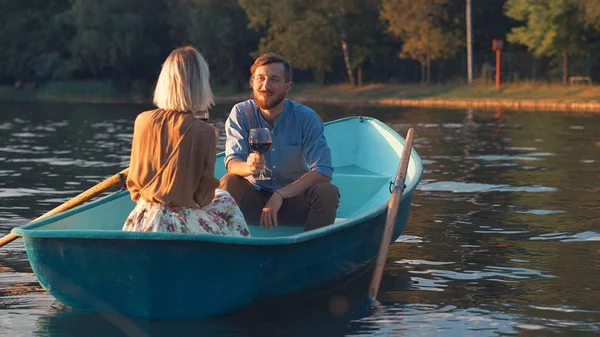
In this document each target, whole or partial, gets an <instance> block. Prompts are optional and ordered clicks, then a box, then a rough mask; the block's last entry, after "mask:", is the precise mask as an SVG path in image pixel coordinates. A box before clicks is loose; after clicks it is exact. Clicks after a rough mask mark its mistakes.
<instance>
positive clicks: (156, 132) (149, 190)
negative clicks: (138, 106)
mask: <svg viewBox="0 0 600 337" xmlns="http://www.w3.org/2000/svg"><path fill="white" fill-rule="evenodd" d="M188 129H189V130H188ZM186 130H187V132H186ZM184 133H185V135H184ZM180 140H181V143H180V144H179V147H177V144H178V143H179V141H180ZM216 146H217V129H216V128H215V127H214V126H212V125H211V124H209V123H206V122H204V121H201V120H198V119H196V118H195V117H194V115H192V114H190V113H181V112H175V111H166V110H161V109H158V110H151V111H146V112H143V113H141V114H139V115H138V117H137V118H136V120H135V126H134V129H133V141H132V144H131V162H130V168H129V175H128V177H127V189H128V190H129V193H130V194H131V199H132V200H133V201H135V202H137V201H138V200H139V199H140V198H141V199H144V200H146V201H149V202H157V203H161V204H172V205H176V206H181V207H193V208H197V207H198V206H200V207H204V206H206V205H208V204H209V203H210V202H211V201H212V199H213V198H214V196H215V188H217V186H218V185H219V181H218V180H217V179H216V178H215V175H214V169H215V160H216V152H217V148H216ZM163 165H164V168H163V169H162V170H161V167H162V166H163Z"/></svg>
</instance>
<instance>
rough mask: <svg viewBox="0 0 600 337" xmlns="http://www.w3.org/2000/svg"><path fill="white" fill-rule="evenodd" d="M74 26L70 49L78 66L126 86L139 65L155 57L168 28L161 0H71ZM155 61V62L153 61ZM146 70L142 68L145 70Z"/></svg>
mask: <svg viewBox="0 0 600 337" xmlns="http://www.w3.org/2000/svg"><path fill="white" fill-rule="evenodd" d="M71 2H72V6H71V9H70V11H69V12H68V13H67V15H68V18H69V19H70V20H71V22H72V23H73V26H74V28H75V32H76V33H75V36H74V37H73V40H72V41H71V45H70V50H71V53H72V55H73V60H74V62H75V64H76V65H77V66H78V67H79V69H81V70H84V71H89V72H90V73H91V74H92V76H93V77H95V78H98V77H109V78H112V79H119V80H120V82H122V83H123V84H125V85H128V84H129V83H130V81H131V79H132V75H134V74H135V75H140V74H141V72H138V70H141V69H140V66H141V65H144V64H148V61H149V60H159V59H161V58H162V56H163V53H164V52H163V50H165V49H166V48H161V47H164V44H165V41H166V38H165V36H167V35H168V29H166V28H165V26H164V25H163V24H161V23H162V22H165V20H166V19H165V15H166V14H165V13H166V10H165V8H166V7H165V6H164V3H163V1H161V0H145V1H140V0H103V1H96V0H71ZM153 63H154V64H156V62H153ZM148 70H149V69H144V71H145V72H146V73H149V74H152V75H154V73H153V72H151V71H150V72H149V71H148Z"/></svg>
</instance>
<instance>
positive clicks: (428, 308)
mask: <svg viewBox="0 0 600 337" xmlns="http://www.w3.org/2000/svg"><path fill="white" fill-rule="evenodd" d="M146 108H149V107H146V106H139V105H138V106H136V105H84V104H41V103H0V163H1V164H0V233H1V234H5V233H8V232H9V231H10V228H12V227H14V226H16V225H20V224H24V223H26V222H27V221H30V220H31V219H33V218H35V217H37V216H39V215H41V214H43V213H44V212H46V211H48V210H50V209H51V208H53V207H55V206H57V205H58V204H60V203H61V202H64V201H66V200H68V199H69V198H71V197H72V196H74V195H76V194H78V193H79V192H81V191H82V190H84V189H87V188H89V187H91V186H92V185H94V184H95V183H97V182H99V181H101V180H102V179H104V178H106V177H108V176H110V175H112V174H114V173H115V172H118V171H119V170H121V169H122V168H124V167H125V166H127V163H128V155H129V146H130V142H131V132H132V126H133V120H134V118H135V116H136V115H137V113H139V112H140V111H141V110H143V109H146ZM229 108H230V107H229V106H219V107H217V109H216V110H215V111H214V112H213V113H212V116H211V121H212V122H214V123H215V125H217V126H218V127H219V128H220V129H221V133H220V138H219V142H218V146H219V148H220V149H223V146H224V134H223V132H222V129H223V122H224V118H225V117H226V114H227V113H228V110H229ZM314 108H315V109H316V110H317V111H318V112H319V113H320V115H321V117H322V118H323V119H324V120H325V121H329V120H333V119H337V118H341V117H345V116H350V115H368V116H373V117H376V118H378V119H380V120H382V121H384V122H385V123H387V124H388V125H390V126H391V127H393V128H394V129H395V130H397V131H398V132H400V133H401V134H405V133H406V131H407V130H408V128H410V127H414V128H415V130H416V138H415V141H414V146H415V148H416V149H417V151H418V152H419V154H420V155H421V157H422V158H423V161H424V163H425V175H424V177H423V180H422V182H421V184H420V185H419V187H418V189H417V191H416V192H415V196H414V198H413V206H412V210H411V216H410V219H409V223H408V225H407V228H406V230H405V232H404V233H403V234H404V235H403V236H401V237H400V238H399V239H398V240H397V241H396V244H394V245H392V246H391V248H390V253H389V259H388V263H387V265H386V272H385V277H384V280H383V284H382V286H381V291H380V298H379V300H380V301H381V304H380V306H378V307H376V308H371V310H364V308H362V307H361V304H362V303H363V300H364V294H365V292H366V290H367V287H368V282H369V274H368V271H367V272H365V273H363V274H361V275H359V276H357V277H354V278H352V279H348V280H343V281H340V282H336V283H335V284H333V285H329V286H327V287H324V288H321V289H319V290H316V293H315V292H310V293H308V294H302V295H300V296H295V297H293V298H287V299H285V300H282V302H281V303H269V304H265V305H263V306H260V307H258V308H253V309H250V310H247V311H245V312H242V313H239V314H237V315H234V316H231V317H224V318H219V319H211V320H194V321H147V320H139V319H132V318H125V317H109V316H101V315H96V314H89V313H83V312H77V311H73V310H71V309H70V308H64V307H63V306H62V305H61V304H60V303H58V302H57V301H56V300H54V299H53V298H52V297H51V296H49V295H48V294H47V293H46V292H45V291H44V290H43V289H41V288H40V286H39V284H38V283H37V281H36V279H35V276H34V275H33V273H32V271H31V267H30V266H29V263H28V260H27V256H26V254H25V252H24V249H23V244H22V242H21V241H19V240H17V241H15V242H13V243H11V244H9V245H8V246H5V247H3V248H1V249H0V335H7V336H8V335H10V336H18V335H20V336H83V335H85V336H176V335H177V336H188V335H189V336H192V335H193V336H198V335H201V336H292V335H293V336H342V335H348V336H366V335H376V336H391V335H408V336H413V335H441V334H443V335H451V336H464V335H473V336H475V335H476V336H488V335H489V336H497V335H504V334H522V335H547V334H549V333H565V334H569V335H573V334H577V335H587V334H589V335H592V334H598V333H600V323H599V321H600V286H599V284H600V283H598V281H597V280H598V279H600V243H599V241H600V207H598V206H599V204H600V160H598V158H600V123H599V122H600V115H595V116H593V115H592V116H589V115H568V114H560V113H548V112H546V113H538V112H530V111H528V112H509V111H490V112H488V111H474V110H469V111H460V110H452V111H449V110H427V109H421V110H416V109H403V108H385V109H384V108H377V109H375V108H359V107H342V106H320V105H315V106H314Z"/></svg>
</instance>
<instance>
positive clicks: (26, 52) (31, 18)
mask: <svg viewBox="0 0 600 337" xmlns="http://www.w3.org/2000/svg"><path fill="white" fill-rule="evenodd" d="M68 8H69V1H68V0H60V1H59V0H57V1H44V0H24V1H11V0H0V22H2V29H0V46H2V48H0V73H1V74H6V75H9V76H11V77H13V78H15V79H21V80H33V79H39V78H54V77H60V76H61V65H62V64H63V63H64V59H65V58H66V57H68V52H67V45H68V41H69V38H70V37H71V36H72V31H71V29H69V27H68V26H66V25H65V24H64V23H63V22H62V21H61V20H60V15H61V13H63V12H64V11H66V10H67V9H68Z"/></svg>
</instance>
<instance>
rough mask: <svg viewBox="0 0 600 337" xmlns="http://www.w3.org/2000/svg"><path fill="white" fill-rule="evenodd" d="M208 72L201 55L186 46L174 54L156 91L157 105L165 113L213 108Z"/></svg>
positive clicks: (167, 60) (163, 67)
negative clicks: (165, 111) (168, 111)
mask: <svg viewBox="0 0 600 337" xmlns="http://www.w3.org/2000/svg"><path fill="white" fill-rule="evenodd" d="M209 76H210V73H209V70H208V65H207V64H206V61H205V60H204V58H203V57H202V55H201V54H200V52H199V51H198V50H197V49H196V48H194V47H192V46H185V47H181V48H177V49H175V50H173V51H172V52H171V54H170V55H169V57H167V59H166V60H165V63H163V65H162V70H161V71H160V75H159V76H158V81H157V82H156V88H155V89H154V104H155V105H156V106H157V107H159V108H161V109H165V110H174V111H186V112H206V113H207V112H208V108H210V107H211V106H213V105H214V96H213V93H212V90H211V89H210V83H209Z"/></svg>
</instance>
